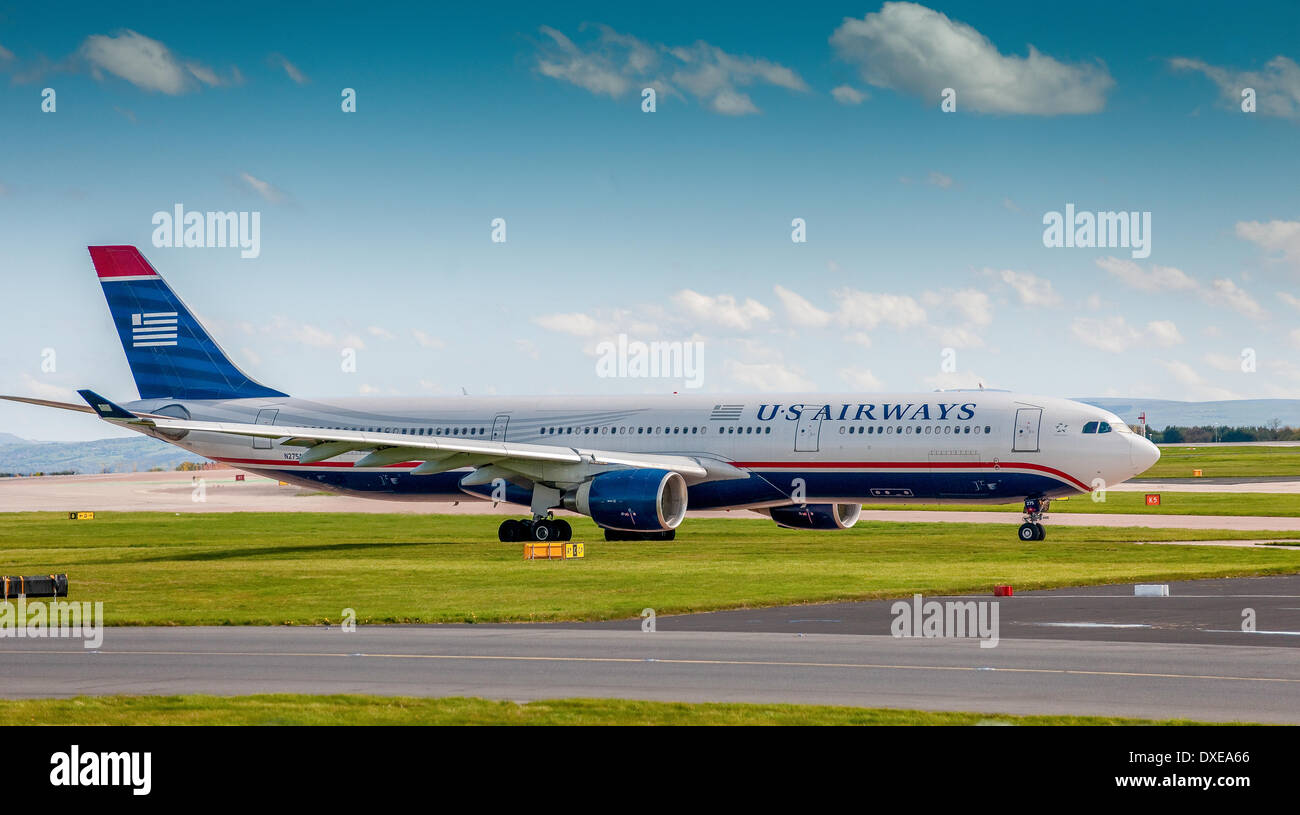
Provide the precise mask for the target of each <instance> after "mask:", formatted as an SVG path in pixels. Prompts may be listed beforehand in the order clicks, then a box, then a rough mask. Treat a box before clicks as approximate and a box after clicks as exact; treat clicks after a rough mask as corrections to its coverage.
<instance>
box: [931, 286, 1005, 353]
mask: <svg viewBox="0 0 1300 815" xmlns="http://www.w3.org/2000/svg"><path fill="white" fill-rule="evenodd" d="M921 302H922V303H923V304H925V307H926V308H927V309H934V310H937V311H939V312H940V315H939V317H937V318H935V319H932V320H929V321H928V322H927V325H928V327H929V329H930V332H931V333H932V334H934V336H936V337H937V338H938V340H939V343H940V344H941V345H944V346H952V347H954V348H978V347H981V346H983V345H984V338H983V337H982V336H981V335H980V330H981V329H983V328H987V327H988V326H989V325H991V324H992V323H993V301H992V299H991V298H990V297H989V296H988V295H987V294H985V293H984V292H982V291H979V290H978V289H961V290H958V291H954V290H952V289H942V290H940V291H927V292H925V293H923V294H922V295H921Z"/></svg>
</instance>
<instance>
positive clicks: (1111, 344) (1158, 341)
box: [1070, 315, 1183, 354]
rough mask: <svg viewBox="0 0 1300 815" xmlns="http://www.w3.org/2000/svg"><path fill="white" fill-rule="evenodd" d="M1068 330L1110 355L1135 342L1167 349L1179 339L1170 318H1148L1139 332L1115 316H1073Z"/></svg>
mask: <svg viewBox="0 0 1300 815" xmlns="http://www.w3.org/2000/svg"><path fill="white" fill-rule="evenodd" d="M1070 333H1071V334H1073V335H1074V337H1075V339H1077V340H1079V342H1081V343H1083V344H1084V345H1089V346H1092V347H1093V348H1099V349H1101V350H1102V351H1108V352H1110V353H1112V354H1122V353H1124V352H1125V351H1128V350H1129V349H1130V348H1132V347H1134V346H1137V345H1139V344H1155V345H1159V346H1161V347H1163V348H1168V347H1170V346H1174V345H1178V344H1179V343H1181V342H1182V341H1183V335H1182V333H1181V332H1179V330H1178V326H1177V325H1175V324H1174V323H1173V322H1172V321H1170V320H1152V321H1151V322H1149V323H1147V324H1146V328H1145V329H1144V330H1141V331H1139V330H1138V329H1136V328H1134V327H1133V326H1131V325H1129V324H1128V321H1127V320H1125V319H1124V318H1123V317H1120V316H1118V315H1112V316H1109V317H1102V318H1094V317H1076V318H1075V320H1074V322H1072V323H1071V324H1070Z"/></svg>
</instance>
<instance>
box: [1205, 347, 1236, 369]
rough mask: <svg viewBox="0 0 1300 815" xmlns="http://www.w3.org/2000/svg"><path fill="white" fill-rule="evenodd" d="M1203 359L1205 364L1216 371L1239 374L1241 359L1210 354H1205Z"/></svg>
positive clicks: (1227, 355) (1226, 355)
mask: <svg viewBox="0 0 1300 815" xmlns="http://www.w3.org/2000/svg"><path fill="white" fill-rule="evenodd" d="M1204 359H1205V364H1206V365H1209V366H1210V367H1211V368H1213V369H1215V370H1216V371H1223V372H1224V373H1240V372H1241V357H1234V356H1231V355H1229V354H1219V353H1214V352H1211V353H1208V354H1206V355H1205V357H1204Z"/></svg>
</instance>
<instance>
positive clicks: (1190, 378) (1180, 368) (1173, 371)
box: [1160, 360, 1205, 385]
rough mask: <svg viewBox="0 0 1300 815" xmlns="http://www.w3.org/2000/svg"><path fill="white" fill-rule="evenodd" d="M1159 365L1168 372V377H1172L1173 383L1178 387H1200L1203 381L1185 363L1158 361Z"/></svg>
mask: <svg viewBox="0 0 1300 815" xmlns="http://www.w3.org/2000/svg"><path fill="white" fill-rule="evenodd" d="M1160 364H1161V365H1163V366H1164V367H1165V370H1167V371H1169V373H1170V375H1171V376H1173V378H1174V381H1176V382H1178V384H1180V385H1200V384H1202V383H1204V381H1205V380H1204V379H1202V378H1201V375H1200V374H1198V373H1197V372H1196V370H1195V369H1193V368H1192V366H1190V365H1188V364H1187V363H1186V362H1177V361H1169V360H1160Z"/></svg>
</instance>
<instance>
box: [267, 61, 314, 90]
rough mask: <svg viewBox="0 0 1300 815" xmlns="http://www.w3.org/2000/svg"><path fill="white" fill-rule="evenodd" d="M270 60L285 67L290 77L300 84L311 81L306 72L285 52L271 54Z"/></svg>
mask: <svg viewBox="0 0 1300 815" xmlns="http://www.w3.org/2000/svg"><path fill="white" fill-rule="evenodd" d="M270 60H271V64H272V65H276V66H279V67H280V68H283V69H284V72H285V73H286V74H288V75H289V78H290V79H292V80H293V81H294V82H296V83H298V84H299V85H306V84H307V83H308V82H310V81H311V80H309V79H308V78H307V75H306V74H304V73H303V72H302V71H300V70H298V66H297V65H294V64H293V63H292V62H290V61H289V59H288V57H286V56H284V55H283V54H272V55H271V56H270Z"/></svg>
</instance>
